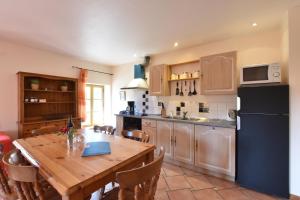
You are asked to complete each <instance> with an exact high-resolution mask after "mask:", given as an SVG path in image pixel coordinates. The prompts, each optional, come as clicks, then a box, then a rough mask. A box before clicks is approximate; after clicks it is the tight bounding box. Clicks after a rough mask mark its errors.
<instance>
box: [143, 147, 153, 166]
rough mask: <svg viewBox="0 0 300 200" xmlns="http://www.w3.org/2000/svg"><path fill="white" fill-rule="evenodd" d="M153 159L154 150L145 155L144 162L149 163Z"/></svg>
mask: <svg viewBox="0 0 300 200" xmlns="http://www.w3.org/2000/svg"><path fill="white" fill-rule="evenodd" d="M153 160H154V150H153V151H150V152H149V153H148V154H147V155H146V160H145V164H148V163H151V162H152V161H153Z"/></svg>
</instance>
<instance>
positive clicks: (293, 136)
mask: <svg viewBox="0 0 300 200" xmlns="http://www.w3.org/2000/svg"><path fill="white" fill-rule="evenodd" d="M299 77H300V6H298V7H294V8H292V9H290V10H289V84H290V187H291V193H292V194H295V195H297V196H300V78H299Z"/></svg>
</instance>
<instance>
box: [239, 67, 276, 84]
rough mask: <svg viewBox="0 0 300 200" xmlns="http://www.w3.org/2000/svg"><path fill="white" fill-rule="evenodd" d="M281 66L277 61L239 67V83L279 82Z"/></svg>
mask: <svg viewBox="0 0 300 200" xmlns="http://www.w3.org/2000/svg"><path fill="white" fill-rule="evenodd" d="M280 82H281V67H280V65H279V64H278V63H272V64H264V65H251V66H245V67H242V68H241V74H240V83H241V85H244V84H256V83H280Z"/></svg>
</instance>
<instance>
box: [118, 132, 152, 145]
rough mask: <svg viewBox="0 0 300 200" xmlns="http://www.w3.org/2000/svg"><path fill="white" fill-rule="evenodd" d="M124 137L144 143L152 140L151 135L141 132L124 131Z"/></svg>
mask: <svg viewBox="0 0 300 200" xmlns="http://www.w3.org/2000/svg"><path fill="white" fill-rule="evenodd" d="M122 135H123V136H124V137H125V138H129V139H133V140H137V141H140V142H144V143H148V142H149V139H150V137H149V135H148V134H146V133H145V132H144V131H141V130H133V131H122Z"/></svg>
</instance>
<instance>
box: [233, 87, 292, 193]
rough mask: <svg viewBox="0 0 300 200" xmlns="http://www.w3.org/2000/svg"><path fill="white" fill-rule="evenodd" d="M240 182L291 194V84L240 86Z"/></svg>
mask: <svg viewBox="0 0 300 200" xmlns="http://www.w3.org/2000/svg"><path fill="white" fill-rule="evenodd" d="M237 107H238V116H237V182H238V184H240V185H241V186H243V187H246V188H249V189H253V190H256V191H258V192H263V193H267V194H270V195H275V196H279V197H284V198H288V197H289V86H288V85H259V86H253V85H251V86H242V87H240V88H238V105H237Z"/></svg>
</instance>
